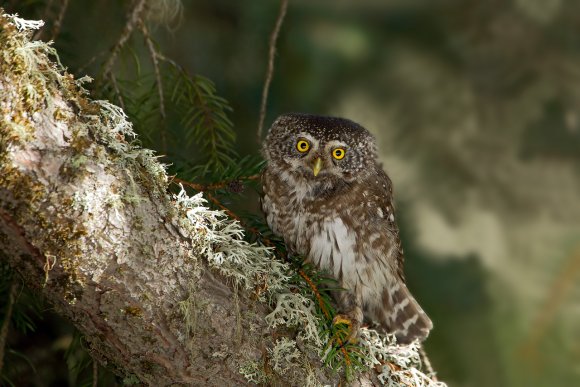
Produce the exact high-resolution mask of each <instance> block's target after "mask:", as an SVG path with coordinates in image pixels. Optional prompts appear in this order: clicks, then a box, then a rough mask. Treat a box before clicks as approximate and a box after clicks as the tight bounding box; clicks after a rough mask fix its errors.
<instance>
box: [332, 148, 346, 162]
mask: <svg viewBox="0 0 580 387" xmlns="http://www.w3.org/2000/svg"><path fill="white" fill-rule="evenodd" d="M344 155H346V150H345V149H344V148H336V149H334V150H333V151H332V157H334V158H335V159H337V160H341V159H343V158H344Z"/></svg>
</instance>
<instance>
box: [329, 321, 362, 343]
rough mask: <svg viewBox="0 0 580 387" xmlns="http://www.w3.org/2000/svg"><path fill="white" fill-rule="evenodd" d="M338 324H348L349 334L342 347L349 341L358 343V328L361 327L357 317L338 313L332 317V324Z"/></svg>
mask: <svg viewBox="0 0 580 387" xmlns="http://www.w3.org/2000/svg"><path fill="white" fill-rule="evenodd" d="M338 324H345V325H346V326H348V336H347V337H346V338H345V339H344V340H343V343H342V345H341V347H342V346H344V345H345V344H347V343H350V344H356V343H357V341H358V338H357V336H358V330H359V328H360V323H359V322H357V321H356V320H355V319H353V318H351V317H349V316H348V315H344V314H337V315H336V316H334V318H333V319H332V325H333V326H335V325H338Z"/></svg>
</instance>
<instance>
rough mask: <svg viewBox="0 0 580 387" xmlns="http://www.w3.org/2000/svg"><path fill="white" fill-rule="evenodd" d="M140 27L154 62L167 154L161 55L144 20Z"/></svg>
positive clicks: (162, 143)
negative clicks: (160, 65) (160, 64)
mask: <svg viewBox="0 0 580 387" xmlns="http://www.w3.org/2000/svg"><path fill="white" fill-rule="evenodd" d="M139 27H140V29H141V33H143V37H144V38H145V43H146V45H147V49H148V50H149V56H150V57H151V62H152V63H153V69H154V70H155V85H156V86H157V94H158V95H159V112H160V113H161V123H162V125H161V150H162V152H163V153H164V154H167V133H166V127H165V123H166V117H167V116H166V114H165V98H164V96H163V82H162V80H161V71H160V69H159V58H160V55H159V53H158V52H157V49H156V48H155V44H154V43H153V39H151V35H150V34H149V30H148V28H147V25H146V24H145V23H144V22H143V21H140V22H139Z"/></svg>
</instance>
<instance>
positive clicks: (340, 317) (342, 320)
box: [332, 314, 352, 327]
mask: <svg viewBox="0 0 580 387" xmlns="http://www.w3.org/2000/svg"><path fill="white" fill-rule="evenodd" d="M338 324H346V325H348V326H349V327H350V326H351V325H352V320H351V319H350V317H348V316H347V315H345V314H337V315H336V316H334V318H333V319H332V325H338Z"/></svg>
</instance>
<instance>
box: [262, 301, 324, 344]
mask: <svg viewBox="0 0 580 387" xmlns="http://www.w3.org/2000/svg"><path fill="white" fill-rule="evenodd" d="M266 322H267V323H268V325H269V326H270V327H271V328H274V329H275V328H277V327H280V326H283V327H291V328H297V330H298V338H300V339H301V340H303V341H305V342H306V343H309V344H311V345H312V346H313V347H315V348H317V349H318V352H319V353H321V352H322V349H323V348H324V346H325V344H326V342H327V341H328V337H327V336H322V335H321V333H320V332H319V325H320V324H319V322H318V317H316V309H315V305H314V301H312V300H311V299H309V298H307V297H305V296H303V295H302V294H300V293H281V294H278V296H277V299H276V308H274V310H273V311H272V313H270V314H269V315H267V316H266Z"/></svg>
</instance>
